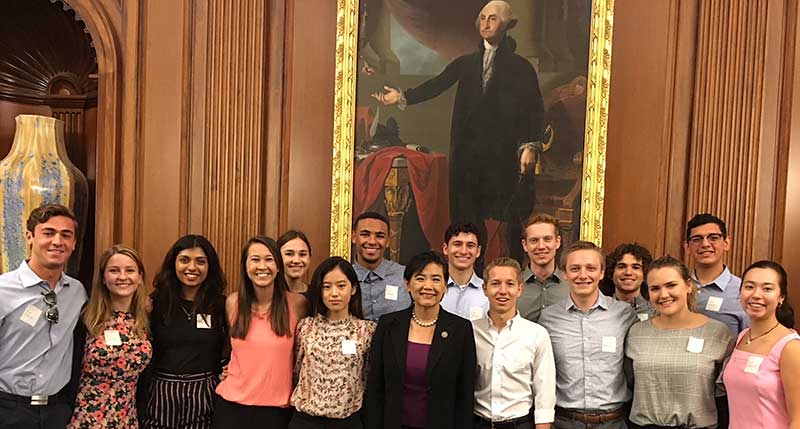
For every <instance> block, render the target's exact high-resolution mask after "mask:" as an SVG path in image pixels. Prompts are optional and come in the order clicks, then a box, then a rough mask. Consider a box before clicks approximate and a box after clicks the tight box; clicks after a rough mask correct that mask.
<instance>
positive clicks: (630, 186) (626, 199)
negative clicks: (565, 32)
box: [603, 0, 697, 255]
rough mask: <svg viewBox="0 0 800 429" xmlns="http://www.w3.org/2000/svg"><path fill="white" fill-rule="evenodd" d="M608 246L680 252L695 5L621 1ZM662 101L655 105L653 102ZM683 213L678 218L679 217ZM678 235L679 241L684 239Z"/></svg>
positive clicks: (617, 14)
mask: <svg viewBox="0 0 800 429" xmlns="http://www.w3.org/2000/svg"><path fill="white" fill-rule="evenodd" d="M614 6H615V12H614V13H615V20H614V41H613V46H614V56H613V60H612V62H611V67H612V72H611V76H612V78H611V89H610V93H611V95H610V97H611V99H610V102H609V125H608V147H607V158H606V163H607V168H606V185H605V190H606V195H605V210H604V220H603V223H604V226H603V242H604V244H605V247H606V248H607V250H610V249H612V248H613V247H615V246H616V245H618V244H620V243H623V242H631V241H638V242H640V243H642V244H644V245H645V246H647V247H648V248H649V249H651V250H652V251H653V253H654V254H658V255H660V254H662V253H664V252H675V251H676V250H677V249H679V246H680V244H679V243H678V244H677V246H676V245H675V243H674V242H673V241H672V240H674V237H675V235H676V232H675V231H676V229H677V228H681V226H680V223H682V222H683V220H682V217H683V211H684V210H685V209H684V204H685V203H684V200H683V198H682V193H681V188H682V187H683V186H685V170H686V167H685V166H684V165H683V163H685V156H683V153H682V152H685V150H686V133H687V130H688V123H689V117H690V112H691V102H690V100H691V93H692V90H693V88H692V85H691V82H692V79H691V78H692V75H693V72H694V69H693V61H694V55H693V53H694V34H695V32H696V30H695V25H696V19H697V16H696V15H697V13H696V8H697V3H696V1H688V0H684V1H679V0H674V1H664V2H654V3H652V4H650V5H649V7H647V8H642V7H641V4H640V2H637V1H635V0H617V1H616V2H615V5H614ZM654 100H657V101H654ZM676 213H679V215H676ZM678 234H679V233H678Z"/></svg>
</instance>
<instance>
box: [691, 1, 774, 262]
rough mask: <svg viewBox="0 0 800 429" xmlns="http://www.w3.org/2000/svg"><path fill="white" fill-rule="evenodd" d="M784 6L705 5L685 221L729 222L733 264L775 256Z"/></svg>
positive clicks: (764, 3)
mask: <svg viewBox="0 0 800 429" xmlns="http://www.w3.org/2000/svg"><path fill="white" fill-rule="evenodd" d="M784 14H785V2H780V1H779V2H767V1H764V0H757V1H749V0H747V1H742V0H734V1H730V2H729V1H727V0H726V1H719V0H714V1H707V2H701V3H700V26H699V33H698V48H697V49H698V55H697V67H696V80H695V82H696V88H695V103H694V112H693V118H692V123H693V129H692V134H691V143H690V147H691V152H690V157H689V163H690V166H689V172H690V177H689V188H688V189H689V201H688V207H687V211H686V216H687V218H689V217H691V216H693V215H694V214H696V213H701V212H711V213H714V214H716V215H717V216H719V217H721V218H722V219H724V220H725V221H726V223H727V224H728V230H729V235H730V236H731V240H732V249H731V252H730V253H729V256H728V264H729V265H730V266H731V269H732V270H733V271H734V272H740V271H741V270H742V269H743V268H744V267H745V266H746V265H748V264H749V263H750V262H751V261H752V260H753V259H757V258H764V257H769V256H771V253H772V252H771V250H772V243H771V239H770V236H771V232H772V231H773V229H774V228H775V221H776V216H775V212H776V210H777V209H776V208H775V201H776V192H777V187H778V186H779V183H778V179H777V177H778V175H777V174H776V169H775V167H776V159H777V155H778V142H777V135H778V126H779V122H778V117H779V115H778V113H779V109H778V108H779V106H780V99H781V82H782V76H783V62H782V57H783V43H782V34H783V31H784V27H785V25H784Z"/></svg>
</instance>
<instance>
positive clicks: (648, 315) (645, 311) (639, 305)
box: [614, 295, 658, 320]
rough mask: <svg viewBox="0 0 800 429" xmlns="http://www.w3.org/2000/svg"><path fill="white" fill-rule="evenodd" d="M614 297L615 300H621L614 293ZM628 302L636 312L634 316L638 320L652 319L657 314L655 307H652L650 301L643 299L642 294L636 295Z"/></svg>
mask: <svg viewBox="0 0 800 429" xmlns="http://www.w3.org/2000/svg"><path fill="white" fill-rule="evenodd" d="M614 299H616V300H617V301H622V300H621V299H619V298H617V295H614ZM622 302H625V301H622ZM628 304H630V306H631V308H632V309H633V311H635V312H636V316H637V317H638V318H639V320H648V319H652V318H653V317H656V315H657V314H658V313H657V312H656V309H655V308H653V306H652V305H650V303H649V302H647V300H646V299H644V297H643V296H642V295H636V298H635V299H634V300H633V302H630V303H628Z"/></svg>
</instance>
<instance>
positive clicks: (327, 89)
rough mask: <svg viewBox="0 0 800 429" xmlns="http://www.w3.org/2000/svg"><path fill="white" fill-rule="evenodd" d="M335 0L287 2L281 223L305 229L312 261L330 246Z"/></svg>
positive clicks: (284, 225) (319, 259)
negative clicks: (283, 211) (285, 155)
mask: <svg viewBox="0 0 800 429" xmlns="http://www.w3.org/2000/svg"><path fill="white" fill-rule="evenodd" d="M336 3H337V2H334V1H329V0H309V1H288V2H287V6H286V7H287V29H286V32H287V34H288V35H289V36H288V39H287V58H286V64H287V76H289V79H287V82H286V89H285V93H286V101H285V106H286V108H285V110H284V115H286V117H285V119H284V124H286V128H287V129H286V131H285V133H286V134H285V138H286V142H287V144H288V145H289V147H288V153H289V157H288V160H286V162H287V165H288V169H287V175H286V176H287V177H286V178H285V180H287V184H286V189H287V193H286V195H285V197H284V198H285V199H286V201H287V203H286V219H285V221H281V224H282V225H281V226H282V227H284V228H297V229H301V230H303V231H305V232H306V234H307V235H308V237H309V240H310V241H311V246H312V248H313V255H312V266H313V265H316V264H317V263H319V262H320V261H321V260H322V259H324V258H326V257H327V256H328V254H329V250H330V243H329V240H330V210H331V207H330V205H331V204H330V191H331V174H332V163H333V151H332V149H331V141H332V136H333V86H334V71H335V55H334V51H335V48H336Z"/></svg>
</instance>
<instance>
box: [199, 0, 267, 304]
mask: <svg viewBox="0 0 800 429" xmlns="http://www.w3.org/2000/svg"><path fill="white" fill-rule="evenodd" d="M207 7H208V11H207V13H208V35H207V41H208V43H207V48H206V49H207V51H206V56H207V69H206V71H205V72H206V84H205V87H206V97H205V100H206V102H205V103H206V104H205V124H204V126H205V151H204V156H203V158H204V167H203V169H204V174H205V181H204V191H203V192H204V194H205V199H204V202H203V213H204V220H203V222H204V224H203V228H202V229H203V231H205V232H206V234H207V237H208V238H209V239H210V240H211V241H212V242H213V243H214V245H215V246H216V248H217V252H218V253H219V255H220V259H221V262H222V266H223V269H224V270H225V272H226V274H227V276H228V279H229V287H230V288H234V287H235V286H236V285H237V284H238V278H239V276H238V271H239V253H240V249H241V246H242V244H243V243H244V242H245V240H247V239H248V238H249V237H250V236H252V235H254V234H256V233H259V232H262V231H263V229H264V224H265V219H266V216H267V214H266V213H265V211H264V207H265V205H264V203H263V201H264V189H265V181H266V173H265V170H266V168H265V167H266V165H267V160H266V155H267V151H266V149H265V147H264V133H265V115H264V113H263V112H264V110H263V109H264V106H265V90H264V85H265V77H266V76H267V61H268V59H267V58H266V56H265V53H266V35H267V27H266V25H267V11H266V4H265V2H264V1H262V0H246V1H239V2H228V1H225V0H210V1H209V2H208V6H207Z"/></svg>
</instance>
